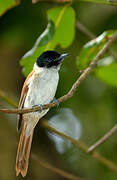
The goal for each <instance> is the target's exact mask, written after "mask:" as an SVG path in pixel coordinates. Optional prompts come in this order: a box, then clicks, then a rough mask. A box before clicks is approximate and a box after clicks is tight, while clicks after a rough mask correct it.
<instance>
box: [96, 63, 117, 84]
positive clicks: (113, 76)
mask: <svg viewBox="0 0 117 180" xmlns="http://www.w3.org/2000/svg"><path fill="white" fill-rule="evenodd" d="M95 74H96V76H97V77H98V78H99V79H101V80H102V81H103V82H105V83H107V84H108V85H111V86H115V87H117V62H113V63H112V64H110V65H108V66H102V67H99V68H97V69H95Z"/></svg>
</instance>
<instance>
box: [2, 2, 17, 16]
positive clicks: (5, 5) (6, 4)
mask: <svg viewBox="0 0 117 180" xmlns="http://www.w3.org/2000/svg"><path fill="white" fill-rule="evenodd" d="M18 4H19V0H17V1H16V0H4V1H0V15H2V14H4V13H5V12H6V11H7V10H8V9H10V8H12V7H14V6H16V5H18Z"/></svg>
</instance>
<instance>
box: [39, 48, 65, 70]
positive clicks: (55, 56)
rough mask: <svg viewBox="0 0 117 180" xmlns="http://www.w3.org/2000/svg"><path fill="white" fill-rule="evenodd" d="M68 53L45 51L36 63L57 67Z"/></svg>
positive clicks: (41, 65)
mask: <svg viewBox="0 0 117 180" xmlns="http://www.w3.org/2000/svg"><path fill="white" fill-rule="evenodd" d="M66 56H68V54H59V53H57V52H56V51H45V52H44V53H42V54H41V55H40V56H39V57H38V59H37V61H36V63H37V65H38V66H39V67H47V68H51V67H57V66H58V65H59V64H60V63H61V61H62V60H63V59H64V58H65V57H66Z"/></svg>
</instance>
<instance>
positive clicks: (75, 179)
mask: <svg viewBox="0 0 117 180" xmlns="http://www.w3.org/2000/svg"><path fill="white" fill-rule="evenodd" d="M32 158H33V159H34V160H36V161H37V160H38V162H39V163H40V164H41V166H43V167H44V168H47V169H49V170H51V171H52V172H54V173H57V174H59V175H60V176H63V177H65V178H67V179H71V180H85V179H84V178H80V177H77V176H75V175H73V174H71V173H68V172H66V171H63V170H62V169H59V168H56V167H55V166H53V165H51V164H49V163H47V162H46V161H44V160H42V159H40V158H39V157H38V156H36V155H35V154H33V155H32Z"/></svg>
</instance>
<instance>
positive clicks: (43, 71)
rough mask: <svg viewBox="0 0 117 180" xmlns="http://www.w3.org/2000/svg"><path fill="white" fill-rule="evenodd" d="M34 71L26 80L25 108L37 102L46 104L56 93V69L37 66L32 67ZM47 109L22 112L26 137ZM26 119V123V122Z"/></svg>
mask: <svg viewBox="0 0 117 180" xmlns="http://www.w3.org/2000/svg"><path fill="white" fill-rule="evenodd" d="M34 70H35V73H34V74H33V76H32V77H31V78H30V79H29V82H28V84H29V85H28V92H27V96H26V99H25V102H24V107H25V108H30V107H32V106H35V105H39V104H42V105H43V104H48V103H50V102H51V101H52V100H53V98H54V96H55V93H56V89H57V85H58V81H59V74H58V70H57V69H55V68H53V69H52V68H51V69H47V68H38V67H37V66H36V67H34ZM48 110H49V109H46V110H43V111H42V112H39V111H38V112H32V113H27V114H24V115H23V116H25V118H24V121H25V122H26V124H27V127H26V130H25V133H26V136H27V137H28V136H29V135H30V134H31V133H32V130H33V129H34V127H35V126H36V124H37V123H38V121H39V119H40V118H42V117H43V116H44V115H45V114H46V113H47V112H48ZM27 121H28V123H27Z"/></svg>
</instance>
